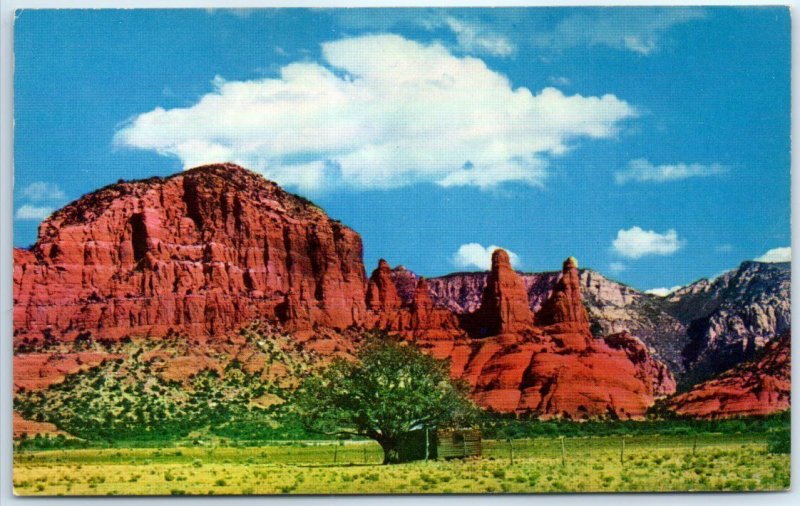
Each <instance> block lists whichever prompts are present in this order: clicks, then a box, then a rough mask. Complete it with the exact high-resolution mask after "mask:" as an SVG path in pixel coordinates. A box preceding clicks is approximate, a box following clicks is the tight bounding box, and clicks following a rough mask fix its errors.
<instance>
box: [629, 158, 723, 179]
mask: <svg viewBox="0 0 800 506" xmlns="http://www.w3.org/2000/svg"><path fill="white" fill-rule="evenodd" d="M726 172H728V168H727V167H726V166H724V165H720V164H718V163H712V164H710V165H704V164H702V163H690V164H686V163H676V164H672V165H654V164H652V163H651V162H649V161H648V160H646V159H644V158H639V159H636V160H631V161H630V162H628V167H627V168H626V169H625V170H621V171H619V172H616V173H614V181H616V183H617V184H625V183H627V182H629V181H634V182H637V183H667V182H670V181H680V180H682V179H688V178H690V177H708V176H716V175H719V174H724V173H726Z"/></svg>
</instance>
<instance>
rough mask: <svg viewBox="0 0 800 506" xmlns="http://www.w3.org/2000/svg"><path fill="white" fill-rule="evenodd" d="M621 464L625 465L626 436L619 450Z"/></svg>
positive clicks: (623, 437)
mask: <svg viewBox="0 0 800 506" xmlns="http://www.w3.org/2000/svg"><path fill="white" fill-rule="evenodd" d="M619 463H620V465H623V466H624V465H625V436H622V446H620V449H619Z"/></svg>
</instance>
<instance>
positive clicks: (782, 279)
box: [667, 261, 791, 385]
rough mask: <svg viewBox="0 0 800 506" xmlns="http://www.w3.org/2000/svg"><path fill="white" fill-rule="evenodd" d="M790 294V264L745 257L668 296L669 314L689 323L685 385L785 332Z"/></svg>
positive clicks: (747, 356) (735, 361)
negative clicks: (741, 261) (738, 262)
mask: <svg viewBox="0 0 800 506" xmlns="http://www.w3.org/2000/svg"><path fill="white" fill-rule="evenodd" d="M790 293H791V264H789V263H762V262H750V261H748V262H743V263H742V264H741V265H740V266H739V268H737V269H734V270H731V271H728V272H726V273H724V274H722V275H721V276H719V277H717V278H715V279H713V280H706V279H703V280H700V281H698V282H696V283H692V284H691V285H689V286H686V287H684V288H682V289H680V290H678V291H676V292H674V293H672V294H670V295H669V297H668V298H667V302H668V303H669V310H670V312H671V313H672V314H674V315H675V316H676V317H677V318H679V319H681V320H682V321H684V322H686V325H687V331H686V333H687V338H688V341H687V344H686V346H685V347H684V349H683V350H682V358H683V360H684V363H685V364H687V369H689V373H688V374H687V375H686V378H685V380H684V383H686V384H689V385H691V384H694V383H697V382H698V381H701V380H703V379H706V378H708V377H710V376H712V375H715V374H719V373H721V372H723V371H726V370H727V369H729V368H731V367H733V366H735V365H737V364H740V363H742V362H744V361H746V360H750V359H752V358H753V357H754V356H755V355H756V353H757V352H758V351H759V350H761V349H762V348H764V347H765V345H766V344H767V343H769V342H770V341H771V340H773V339H775V338H777V337H779V336H780V335H782V334H783V333H785V332H786V331H787V330H788V329H789V328H790V326H791V297H790Z"/></svg>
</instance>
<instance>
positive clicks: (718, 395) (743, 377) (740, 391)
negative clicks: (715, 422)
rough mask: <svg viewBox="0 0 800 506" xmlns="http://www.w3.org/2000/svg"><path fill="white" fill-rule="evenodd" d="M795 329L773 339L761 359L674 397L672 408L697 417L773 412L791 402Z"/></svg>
mask: <svg viewBox="0 0 800 506" xmlns="http://www.w3.org/2000/svg"><path fill="white" fill-rule="evenodd" d="M790 344H791V332H790V331H786V332H784V333H783V334H782V335H781V337H780V338H778V339H775V340H773V341H770V342H769V343H768V344H767V345H766V347H765V348H764V352H763V355H761V357H760V358H757V359H755V360H751V361H748V362H744V363H742V364H740V365H738V366H736V367H734V368H733V369H730V370H728V371H726V372H724V373H722V374H721V375H719V376H717V377H716V378H712V379H710V380H708V381H705V382H703V383H700V384H699V385H696V386H695V387H694V388H692V389H691V390H689V391H688V392H686V393H684V394H681V395H678V396H675V397H673V398H672V399H670V401H669V403H668V409H670V410H672V411H674V412H675V413H677V414H679V415H685V416H692V417H696V418H732V417H737V416H750V415H769V414H773V413H778V412H780V411H784V410H787V409H789V407H790V403H791V387H792V381H791V361H792V353H791V345H790Z"/></svg>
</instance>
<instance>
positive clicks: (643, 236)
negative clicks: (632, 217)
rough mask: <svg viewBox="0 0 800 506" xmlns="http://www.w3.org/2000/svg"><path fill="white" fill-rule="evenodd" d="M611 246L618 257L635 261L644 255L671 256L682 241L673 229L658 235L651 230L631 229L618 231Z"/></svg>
mask: <svg viewBox="0 0 800 506" xmlns="http://www.w3.org/2000/svg"><path fill="white" fill-rule="evenodd" d="M611 246H612V248H613V249H614V251H616V252H617V253H619V254H620V255H622V256H624V257H626V258H631V259H634V260H635V259H637V258H641V257H643V256H646V255H671V254H673V253H675V252H676V251H678V250H679V249H680V248H681V247H682V246H683V241H681V240H680V239H678V233H677V232H676V231H675V230H674V229H670V230H667V231H666V232H664V233H663V234H659V233H658V232H655V231H653V230H643V229H642V228H640V227H631V228H629V229H628V230H619V231H618V232H617V237H616V239H614V241H613V242H612V243H611Z"/></svg>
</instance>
